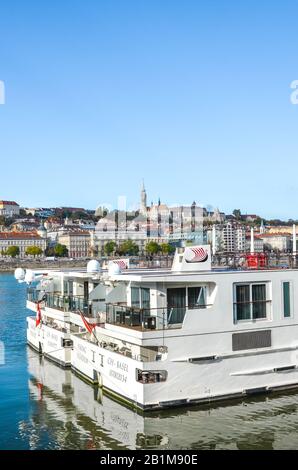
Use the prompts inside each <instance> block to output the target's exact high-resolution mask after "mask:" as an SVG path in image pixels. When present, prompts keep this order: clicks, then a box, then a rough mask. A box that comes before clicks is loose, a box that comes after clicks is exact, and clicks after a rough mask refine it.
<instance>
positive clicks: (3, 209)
mask: <svg viewBox="0 0 298 470" xmlns="http://www.w3.org/2000/svg"><path fill="white" fill-rule="evenodd" d="M19 214H20V206H19V205H18V204H17V203H16V202H14V201H0V215H3V216H4V217H15V216H17V215H19Z"/></svg>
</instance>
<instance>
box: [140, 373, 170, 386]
mask: <svg viewBox="0 0 298 470" xmlns="http://www.w3.org/2000/svg"><path fill="white" fill-rule="evenodd" d="M167 378H168V373H167V371H166V370H157V371H152V370H140V369H137V370H136V380H137V382H139V383H141V384H155V383H159V382H165V381H166V380H167Z"/></svg>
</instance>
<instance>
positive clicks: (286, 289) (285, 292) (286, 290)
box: [282, 281, 292, 318]
mask: <svg viewBox="0 0 298 470" xmlns="http://www.w3.org/2000/svg"><path fill="white" fill-rule="evenodd" d="M282 300H283V316H284V318H289V317H290V316H291V315H292V311H291V310H292V308H291V307H292V305H291V283H290V282H289V281H286V282H283V283H282Z"/></svg>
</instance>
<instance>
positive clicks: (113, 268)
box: [108, 263, 122, 276]
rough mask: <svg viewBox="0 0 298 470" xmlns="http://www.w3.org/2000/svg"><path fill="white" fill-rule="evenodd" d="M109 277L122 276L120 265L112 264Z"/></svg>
mask: <svg viewBox="0 0 298 470" xmlns="http://www.w3.org/2000/svg"><path fill="white" fill-rule="evenodd" d="M108 272H109V276H117V274H121V272H122V271H121V268H120V266H119V264H117V263H111V264H110V265H109V270H108Z"/></svg>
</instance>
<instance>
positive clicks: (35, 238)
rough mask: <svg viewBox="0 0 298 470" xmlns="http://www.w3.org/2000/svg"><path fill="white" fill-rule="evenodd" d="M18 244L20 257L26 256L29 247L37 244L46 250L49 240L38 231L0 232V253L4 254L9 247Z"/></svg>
mask: <svg viewBox="0 0 298 470" xmlns="http://www.w3.org/2000/svg"><path fill="white" fill-rule="evenodd" d="M12 246H17V247H18V248H19V249H20V254H19V257H20V258H24V257H25V256H26V250H27V248H29V247H31V246H36V247H38V248H41V250H42V251H43V252H44V251H45V249H46V247H47V241H46V239H45V238H42V237H41V236H40V235H38V233H37V232H1V233H0V254H2V255H3V254H4V253H5V252H6V250H7V249H8V248H9V247H12Z"/></svg>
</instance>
